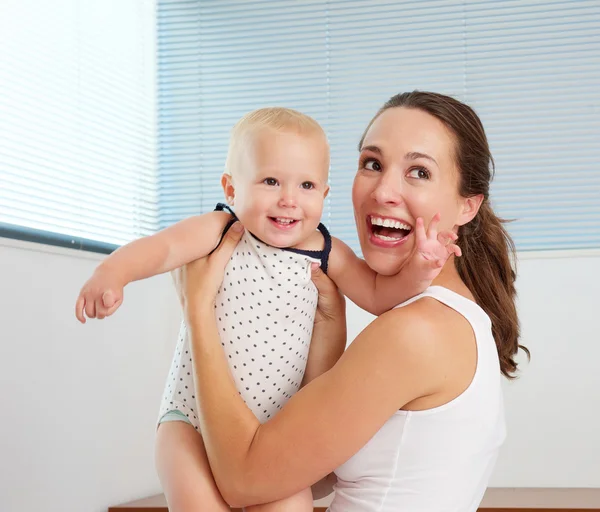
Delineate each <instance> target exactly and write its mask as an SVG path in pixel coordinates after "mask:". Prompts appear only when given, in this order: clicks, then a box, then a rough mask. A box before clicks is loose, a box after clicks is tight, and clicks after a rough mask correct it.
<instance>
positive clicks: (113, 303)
mask: <svg viewBox="0 0 600 512" xmlns="http://www.w3.org/2000/svg"><path fill="white" fill-rule="evenodd" d="M230 219H231V215H230V214H229V213H226V212H210V213H206V214H204V215H198V216H195V217H190V218H188V219H185V220H182V221H181V222H178V223H176V224H173V225H172V226H170V227H168V228H166V229H163V230H162V231H159V232H158V233H156V234H154V235H151V236H147V237H144V238H140V239H138V240H134V241H133V242H130V243H128V244H127V245H124V246H123V247H120V248H119V249H117V250H116V251H115V252H113V253H112V254H111V255H110V256H108V257H106V258H105V259H104V260H103V261H102V263H101V264H100V265H99V266H98V267H97V268H96V270H95V271H94V274H93V275H92V277H91V278H90V279H89V280H88V281H87V282H86V283H85V284H84V285H83V288H82V289H81V292H80V293H79V297H78V298H77V303H76V306H75V315H76V316H77V318H78V319H79V321H80V322H82V323H85V316H84V310H85V313H86V315H87V316H88V317H89V318H96V317H98V318H104V317H106V316H109V315H111V314H112V313H114V312H115V311H116V310H117V308H118V307H119V306H120V304H121V302H122V300H123V288H124V287H125V286H126V285H127V284H129V283H131V282H133V281H138V280H140V279H145V278H147V277H151V276H155V275H157V274H162V273H164V272H169V271H171V270H173V269H176V268H178V267H180V266H182V265H184V264H186V263H189V262H190V261H193V260H195V259H198V258H202V257H203V256H206V255H207V254H208V253H209V252H210V251H211V250H213V249H214V248H215V247H216V245H217V243H218V241H219V237H220V235H221V233H222V231H223V229H224V228H225V226H226V224H227V222H228V221H229V220H230Z"/></svg>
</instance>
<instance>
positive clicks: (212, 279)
mask: <svg viewBox="0 0 600 512" xmlns="http://www.w3.org/2000/svg"><path fill="white" fill-rule="evenodd" d="M243 232H244V228H243V226H242V225H241V224H240V223H239V222H236V223H235V224H233V225H232V226H231V228H230V229H229V230H228V231H227V233H226V234H225V236H224V237H223V240H221V243H220V244H219V246H218V247H217V248H216V249H215V251H214V252H213V253H212V254H210V255H209V256H206V257H205V258H200V259H197V260H196V261H192V262H191V263H188V264H187V265H184V266H182V267H181V268H178V269H177V270H174V271H173V272H172V275H173V281H174V282H175V288H176V290H177V294H178V296H179V301H180V302H181V307H182V309H183V312H184V314H185V318H186V322H187V323H188V325H191V322H190V317H192V316H193V315H194V314H196V313H197V312H198V311H199V310H204V309H205V308H207V307H211V308H212V307H213V305H214V302H215V297H216V295H217V292H218V291H219V288H220V286H221V283H222V282H223V277H224V274H225V267H226V266H227V263H228V262H229V260H230V259H231V256H232V254H233V251H234V250H235V248H236V246H237V244H238V242H239V241H240V238H241V237H242V233H243Z"/></svg>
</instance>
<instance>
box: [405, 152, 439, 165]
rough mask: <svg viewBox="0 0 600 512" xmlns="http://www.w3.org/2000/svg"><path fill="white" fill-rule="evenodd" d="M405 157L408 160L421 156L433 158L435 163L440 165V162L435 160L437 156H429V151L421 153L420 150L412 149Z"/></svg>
mask: <svg viewBox="0 0 600 512" xmlns="http://www.w3.org/2000/svg"><path fill="white" fill-rule="evenodd" d="M404 158H406V159H407V160H417V159H419V158H426V159H427V160H431V161H432V162H433V163H434V164H435V165H438V163H437V162H436V161H435V158H433V157H432V156H429V155H428V154H427V153H419V152H418V151H411V152H410V153H406V155H404ZM438 167H439V165H438Z"/></svg>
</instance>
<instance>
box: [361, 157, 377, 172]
mask: <svg viewBox="0 0 600 512" xmlns="http://www.w3.org/2000/svg"><path fill="white" fill-rule="evenodd" d="M363 167H364V168H365V169H366V170H367V171H376V172H379V171H381V164H380V163H379V162H378V161H377V160H375V159H373V158H369V159H368V160H365V163H364V164H363Z"/></svg>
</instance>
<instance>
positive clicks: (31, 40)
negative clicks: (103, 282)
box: [0, 0, 158, 248]
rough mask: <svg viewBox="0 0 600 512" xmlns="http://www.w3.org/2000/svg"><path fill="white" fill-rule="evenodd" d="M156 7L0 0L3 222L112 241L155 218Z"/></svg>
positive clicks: (5, 229)
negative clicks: (0, 1)
mask: <svg viewBox="0 0 600 512" xmlns="http://www.w3.org/2000/svg"><path fill="white" fill-rule="evenodd" d="M155 8H156V5H155V3H154V2H153V1H152V0H102V1H101V2H100V1H98V2H88V1H84V0H2V5H1V6H0V234H5V235H6V234H7V233H8V234H9V235H11V234H12V235H15V234H16V236H17V237H18V236H19V233H20V234H23V235H25V236H24V238H27V237H31V238H32V239H38V238H41V239H42V240H50V241H52V240H53V239H54V240H55V241H56V240H58V241H60V240H62V241H63V242H65V243H63V245H69V243H70V242H72V245H74V246H76V245H83V246H86V247H89V245H90V244H89V242H90V241H92V242H96V248H97V247H105V248H106V247H110V246H111V245H112V244H116V245H118V244H122V243H125V242H128V241H129V240H131V239H133V238H135V237H138V236H140V235H144V234H148V233H150V232H152V231H154V230H155V229H156V227H157V221H158V218H157V211H156V210H157V174H156V171H157V166H156V14H155Z"/></svg>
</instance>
